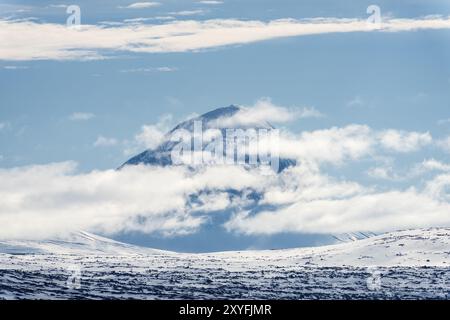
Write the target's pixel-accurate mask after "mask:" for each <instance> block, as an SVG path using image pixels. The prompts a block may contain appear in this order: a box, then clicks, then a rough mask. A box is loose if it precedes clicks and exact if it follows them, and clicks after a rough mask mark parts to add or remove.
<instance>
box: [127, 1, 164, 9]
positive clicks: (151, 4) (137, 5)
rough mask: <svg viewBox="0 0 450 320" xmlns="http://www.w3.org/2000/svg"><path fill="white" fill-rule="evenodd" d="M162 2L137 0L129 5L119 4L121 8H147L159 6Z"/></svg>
mask: <svg viewBox="0 0 450 320" xmlns="http://www.w3.org/2000/svg"><path fill="white" fill-rule="evenodd" d="M160 5H161V3H159V2H135V3H132V4H130V5H128V6H119V8H124V9H146V8H152V7H158V6H160Z"/></svg>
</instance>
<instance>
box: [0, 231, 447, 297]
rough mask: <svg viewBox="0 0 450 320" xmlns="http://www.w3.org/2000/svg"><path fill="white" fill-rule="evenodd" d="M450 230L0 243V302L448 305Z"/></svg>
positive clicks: (84, 237) (83, 238)
mask: <svg viewBox="0 0 450 320" xmlns="http://www.w3.org/2000/svg"><path fill="white" fill-rule="evenodd" d="M449 279H450V229H444V228H434V229H421V230H407V231H398V232H391V233H387V234H383V235H379V236H375V237H371V238H368V239H364V240H356V241H352V242H348V243H341V244H337V245H331V246H324V247H315V248H301V249H288V250H266V251H234V252H217V253H207V254H188V253H173V252H162V251H158V250H152V249H146V248H137V247H134V246H129V245H126V244H121V243H117V242H115V241H112V240H108V239H105V238H102V237H97V236H94V235H91V234H86V233H79V234H76V235H73V238H72V240H71V239H65V240H64V241H61V240H57V241H50V240H49V241H27V242H17V241H6V242H5V241H4V242H1V243H0V287H1V290H0V299H2V298H3V299H66V298H69V299H86V298H89V299H112V298H122V299H130V298H133V299H448V298H449V295H450V281H449Z"/></svg>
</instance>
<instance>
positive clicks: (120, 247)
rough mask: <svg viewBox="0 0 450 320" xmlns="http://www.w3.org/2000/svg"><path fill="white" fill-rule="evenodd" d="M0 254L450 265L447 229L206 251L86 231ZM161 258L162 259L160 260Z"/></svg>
mask: <svg viewBox="0 0 450 320" xmlns="http://www.w3.org/2000/svg"><path fill="white" fill-rule="evenodd" d="M0 254H24V255H26V254H73V255H79V256H83V255H117V256H123V255H134V254H140V255H144V256H145V255H153V254H170V256H177V257H178V258H180V259H183V258H185V259H191V260H193V261H194V263H195V261H197V263H198V264H200V265H202V264H206V265H208V264H209V263H211V261H216V260H217V259H219V260H220V261H222V262H223V263H224V264H227V263H230V265H232V266H235V267H237V266H239V268H243V269H245V268H246V266H247V267H249V266H250V265H260V264H261V263H268V262H270V263H273V264H277V265H280V266H285V267H286V266H292V265H304V266H317V267H326V266H351V267H365V266H385V267H393V266H441V267H450V228H432V229H417V230H406V231H396V232H390V233H386V234H382V235H378V236H374V237H371V238H367V239H362V240H356V241H352V242H347V243H340V244H336V245H329V246H323V247H311V248H298V249H284V250H258V251H228V252H216V253H206V254H187V253H174V252H169V251H162V250H155V249H149V248H143V247H137V246H132V245H128V244H124V243H120V242H117V241H114V240H110V239H107V238H103V237H99V236H96V235H93V234H90V233H86V232H78V233H74V234H71V235H70V236H69V237H66V238H64V239H56V240H42V241H3V242H0ZM162 259H163V258H162Z"/></svg>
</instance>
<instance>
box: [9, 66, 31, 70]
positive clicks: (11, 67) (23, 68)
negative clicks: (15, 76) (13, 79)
mask: <svg viewBox="0 0 450 320" xmlns="http://www.w3.org/2000/svg"><path fill="white" fill-rule="evenodd" d="M3 69H5V70H25V69H28V67H27V66H3Z"/></svg>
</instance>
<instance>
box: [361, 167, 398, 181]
mask: <svg viewBox="0 0 450 320" xmlns="http://www.w3.org/2000/svg"><path fill="white" fill-rule="evenodd" d="M368 175H369V177H372V178H375V179H384V180H391V181H398V180H402V179H403V177H400V176H399V175H398V174H396V173H395V171H394V168H393V167H391V166H385V167H375V168H371V169H369V171H368Z"/></svg>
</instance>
